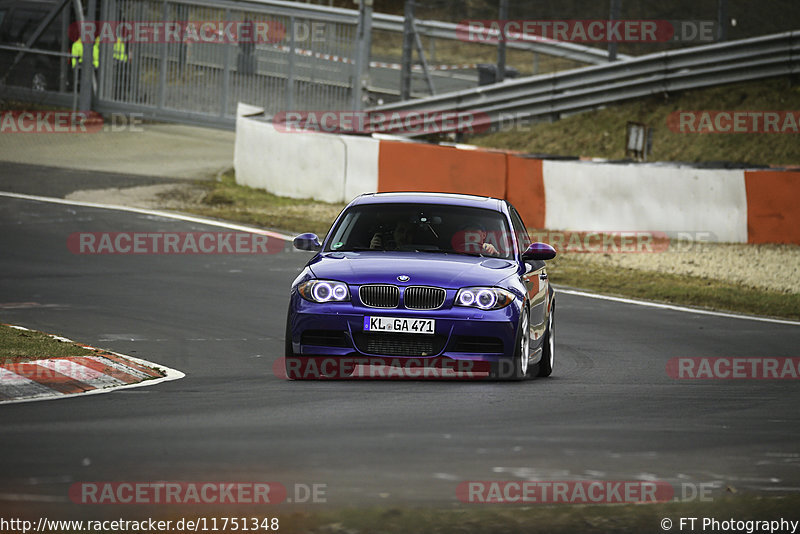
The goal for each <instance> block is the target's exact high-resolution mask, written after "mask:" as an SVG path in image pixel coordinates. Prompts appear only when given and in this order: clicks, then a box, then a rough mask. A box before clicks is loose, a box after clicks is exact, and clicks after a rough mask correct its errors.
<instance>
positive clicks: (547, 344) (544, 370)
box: [536, 304, 556, 377]
mask: <svg viewBox="0 0 800 534" xmlns="http://www.w3.org/2000/svg"><path fill="white" fill-rule="evenodd" d="M555 314H556V305H555V304H553V306H552V307H551V308H550V315H549V316H548V317H547V330H546V331H545V333H544V343H543V344H542V359H541V360H540V361H539V372H538V373H537V375H536V376H539V377H547V376H550V375H551V374H552V373H553V363H554V356H555V351H556V330H555V325H556V323H555Z"/></svg>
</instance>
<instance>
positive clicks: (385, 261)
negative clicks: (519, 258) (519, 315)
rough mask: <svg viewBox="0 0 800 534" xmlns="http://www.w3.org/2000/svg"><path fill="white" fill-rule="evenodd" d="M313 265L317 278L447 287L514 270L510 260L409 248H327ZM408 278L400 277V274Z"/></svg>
mask: <svg viewBox="0 0 800 534" xmlns="http://www.w3.org/2000/svg"><path fill="white" fill-rule="evenodd" d="M309 267H310V268H311V271H312V272H313V273H314V276H316V277H317V278H327V279H332V280H340V281H342V282H347V283H349V284H356V285H360V284H398V283H400V284H402V285H430V286H436V287H442V288H446V289H457V288H460V287H467V286H478V285H494V284H497V283H499V282H500V281H501V280H503V279H504V278H507V277H509V276H511V275H512V274H514V273H515V272H516V270H517V265H516V264H515V263H514V262H513V261H510V260H502V259H499V258H482V257H480V256H464V255H459V254H438V253H419V252H413V253H406V252H385V251H374V252H373V251H365V252H326V253H323V254H320V255H319V256H318V257H317V258H315V259H314V260H313V261H312V262H311V263H310V264H309ZM403 275H405V276H408V277H409V279H408V280H398V276H403Z"/></svg>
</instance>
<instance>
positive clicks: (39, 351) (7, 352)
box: [0, 324, 97, 363]
mask: <svg viewBox="0 0 800 534" xmlns="http://www.w3.org/2000/svg"><path fill="white" fill-rule="evenodd" d="M92 354H97V351H94V350H90V349H86V348H84V347H81V346H80V345H78V344H76V343H69V342H66V341H59V340H57V339H53V338H52V337H50V336H49V335H47V334H44V333H42V332H37V331H35V330H19V329H17V328H12V327H10V326H8V325H4V324H0V363H20V362H27V361H32V360H41V359H44V358H59V357H68V356H89V355H92Z"/></svg>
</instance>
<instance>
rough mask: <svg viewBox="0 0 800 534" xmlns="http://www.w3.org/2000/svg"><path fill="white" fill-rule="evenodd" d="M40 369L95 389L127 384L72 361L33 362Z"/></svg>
mask: <svg viewBox="0 0 800 534" xmlns="http://www.w3.org/2000/svg"><path fill="white" fill-rule="evenodd" d="M31 363H34V364H36V365H38V366H39V367H45V368H47V369H51V370H53V371H55V372H56V373H59V374H62V375H64V376H68V377H70V378H71V379H73V380H77V381H78V382H81V383H83V384H86V385H87V386H92V387H95V388H106V387H109V386H119V385H122V384H125V382H123V381H122V380H119V379H117V378H114V377H113V376H109V375H105V374H103V373H101V372H100V371H96V370H94V369H92V368H91V367H86V366H85V365H81V364H79V363H77V362H73V361H71V360H37V361H35V362H31Z"/></svg>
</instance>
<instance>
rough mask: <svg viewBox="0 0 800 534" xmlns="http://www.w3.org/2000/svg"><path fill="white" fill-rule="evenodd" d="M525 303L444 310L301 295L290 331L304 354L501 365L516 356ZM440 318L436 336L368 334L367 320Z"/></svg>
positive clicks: (293, 307)
mask: <svg viewBox="0 0 800 534" xmlns="http://www.w3.org/2000/svg"><path fill="white" fill-rule="evenodd" d="M520 309H521V302H520V301H514V302H513V303H511V304H510V305H508V306H506V307H505V308H502V309H499V310H490V311H482V310H479V309H477V308H466V307H453V306H450V307H443V308H439V309H435V310H409V309H404V308H388V309H387V308H370V307H366V306H359V305H355V304H352V303H350V302H347V303H327V304H318V303H312V302H308V301H306V300H304V299H303V298H302V297H300V296H299V295H298V294H297V293H296V292H294V293H293V295H292V298H291V301H290V309H289V314H288V321H289V325H288V333H289V336H290V337H291V345H292V352H293V353H294V354H296V355H298V356H333V357H335V356H353V355H355V356H363V357H389V358H415V359H420V360H425V359H435V358H450V359H453V360H472V361H487V362H492V361H497V360H499V359H502V358H510V357H511V356H512V355H513V353H514V348H515V340H516V336H517V329H518V325H519V316H520V315H519V314H520ZM365 316H370V317H375V316H379V317H401V318H415V319H421V318H424V319H434V320H435V321H436V324H435V333H434V334H417V333H383V332H381V333H377V332H365V331H364V317H365Z"/></svg>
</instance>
